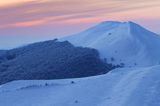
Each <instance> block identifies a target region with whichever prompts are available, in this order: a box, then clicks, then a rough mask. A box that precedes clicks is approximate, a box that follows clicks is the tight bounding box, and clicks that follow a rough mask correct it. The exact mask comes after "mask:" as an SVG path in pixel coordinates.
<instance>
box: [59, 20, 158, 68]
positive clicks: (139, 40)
mask: <svg viewBox="0 0 160 106" xmlns="http://www.w3.org/2000/svg"><path fill="white" fill-rule="evenodd" d="M61 40H68V41H70V42H71V43H72V44H74V45H77V46H84V47H91V48H95V49H97V50H98V51H99V52H100V55H101V57H102V58H106V60H107V61H108V62H110V63H114V64H121V63H123V64H125V66H127V67H145V66H152V65H159V64H160V56H159V54H160V49H159V45H160V36H159V35H157V34H155V33H152V32H150V31H148V30H146V29H144V28H143V27H141V26H139V25H137V24H135V23H133V22H102V23H100V24H98V25H97V26H95V27H92V28H90V29H88V30H86V31H83V32H81V33H78V34H75V35H72V36H67V37H65V38H62V39H61ZM112 58H114V61H113V59H112Z"/></svg>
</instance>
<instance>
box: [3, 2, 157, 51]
mask: <svg viewBox="0 0 160 106" xmlns="http://www.w3.org/2000/svg"><path fill="white" fill-rule="evenodd" d="M159 11H160V0H0V49H1V48H12V47H15V46H18V45H22V44H26V43H30V42H35V41H40V40H47V39H52V38H54V37H59V36H63V35H68V34H72V33H77V32H79V31H81V30H84V29H86V28H88V27H90V26H93V25H95V24H97V23H99V22H101V21H110V20H112V21H113V20H115V21H134V22H136V23H138V24H141V25H142V26H144V27H146V28H148V29H150V30H151V31H153V32H156V33H160V14H159Z"/></svg>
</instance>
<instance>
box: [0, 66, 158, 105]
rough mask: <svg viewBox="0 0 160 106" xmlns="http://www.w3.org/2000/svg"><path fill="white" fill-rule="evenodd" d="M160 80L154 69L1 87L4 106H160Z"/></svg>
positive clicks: (119, 71)
mask: <svg viewBox="0 0 160 106" xmlns="http://www.w3.org/2000/svg"><path fill="white" fill-rule="evenodd" d="M159 76H160V66H154V67H148V68H138V69H133V68H121V69H115V70H113V71H111V72H109V73H108V74H105V75H100V76H94V77H88V78H79V79H63V80H39V81H36V80H33V81H32V80H31V81H23V80H22V81H13V82H10V83H7V84H4V85H2V86H1V87H0V106H160V96H159V95H160V77H159ZM71 81H74V83H71ZM46 83H47V85H46Z"/></svg>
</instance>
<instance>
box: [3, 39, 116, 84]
mask: <svg viewBox="0 0 160 106" xmlns="http://www.w3.org/2000/svg"><path fill="white" fill-rule="evenodd" d="M0 58H1V63H0V84H2V83H6V82H9V81H13V80H31V79H60V78H74V77H86V76H93V75H99V74H104V73H107V72H108V71H110V70H111V69H112V68H114V67H113V66H112V65H111V64H107V63H105V62H103V61H102V60H100V58H99V53H98V51H97V50H95V49H90V48H82V47H74V46H73V45H72V44H70V43H69V42H67V41H64V42H59V41H57V40H51V41H45V42H39V43H34V44H30V45H27V46H25V47H21V48H16V49H12V50H8V51H7V52H6V53H4V54H3V55H1V56H0Z"/></svg>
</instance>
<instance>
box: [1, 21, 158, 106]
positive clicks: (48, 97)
mask: <svg viewBox="0 0 160 106" xmlns="http://www.w3.org/2000/svg"><path fill="white" fill-rule="evenodd" d="M64 40H68V41H70V42H71V43H72V44H74V45H76V46H84V47H90V48H95V49H97V50H98V51H99V52H100V56H101V58H102V59H104V61H105V62H107V63H108V62H109V63H114V64H121V65H124V66H125V67H123V68H117V69H114V70H111V71H110V72H108V73H107V74H104V75H99V76H92V77H87V78H74V79H61V80H19V81H12V82H10V83H6V84H3V85H0V106H160V65H159V64H160V47H159V46H160V36H159V35H157V34H155V33H152V32H150V31H148V30H146V29H145V28H143V27H141V26H139V25H137V24H135V23H133V22H112V21H110V22H102V23H100V24H98V25H97V26H94V27H92V28H89V29H88V30H86V31H83V32H81V33H78V34H75V35H72V36H67V37H65V38H61V39H60V41H64ZM56 42H57V41H56ZM40 44H41V43H40ZM44 44H45V45H44ZM46 44H47V45H48V44H49V45H50V46H47V47H46ZM52 45H53V43H52V42H50V43H43V45H42V46H41V49H42V50H41V49H40V48H38V49H40V51H41V52H44V48H46V49H45V52H46V53H45V54H48V50H51V51H52V49H54V48H53V46H52ZM69 45H71V44H69ZM72 46H73V45H72ZM33 47H34V50H35V51H37V46H36V48H35V46H33ZM38 47H40V46H38ZM48 47H49V49H48ZM61 47H62V48H63V47H64V45H63V46H61ZM74 48H75V47H74ZM88 49H89V48H88ZM28 50H31V49H30V48H29V49H28V47H27V49H26V48H23V49H22V50H21V49H20V50H18V51H21V52H20V54H23V55H20V56H23V57H24V56H25V57H26V56H27V57H26V59H27V60H28V59H31V60H33V58H32V54H33V53H32V52H34V54H35V56H36V58H35V59H34V60H38V59H39V58H40V57H45V58H44V59H43V61H44V60H45V59H46V57H47V55H44V54H41V55H38V57H37V54H38V53H40V52H39V51H37V52H36V53H35V51H33V50H31V52H28ZM46 50H47V51H46ZM60 50H61V49H60ZM16 51H17V50H16ZM55 51H56V52H55V54H56V56H55V57H57V54H58V53H60V52H58V53H57V50H55ZM65 51H66V50H65ZM65 51H62V54H63V53H65ZM67 51H68V50H67ZM72 51H75V49H72ZM26 52H27V53H26ZM16 53H17V52H16ZM18 53H19V52H18ZM78 53H79V52H78ZM68 54H70V52H69V53H68ZM73 54H74V55H76V54H77V53H75V52H73ZM52 55H53V51H52V52H50V57H52ZM58 55H60V54H58ZM80 55H82V57H80V58H83V55H84V53H83V52H80ZM87 56H90V55H87ZM71 57H72V56H71ZM18 59H19V58H18ZM24 59H25V58H21V60H22V62H23V61H24ZM50 59H51V60H52V61H54V58H53V59H52V58H50ZM58 59H59V57H58ZM69 59H70V56H69ZM86 59H87V58H86ZM98 59H99V58H98ZM63 60H65V59H63ZM52 61H51V62H52ZM77 61H78V62H79V59H78V60H77ZM77 61H74V62H72V64H70V65H69V66H74V67H75V68H74V69H76V68H77V66H75V65H73V63H77ZM32 62H34V61H32ZM92 62H93V61H92ZM26 63H28V64H30V61H27V62H26ZM34 63H35V62H34ZM41 63H44V62H41ZM56 63H57V62H56ZM60 63H61V62H60ZM83 63H84V62H83ZM93 63H95V62H93ZM12 64H15V61H12ZM38 64H39V62H38ZM47 64H48V63H47ZM57 64H59V63H57ZM85 64H86V63H85ZM51 65H52V64H51ZM86 65H87V66H88V65H90V62H87V64H86ZM94 65H95V66H97V63H95V64H94ZM16 66H17V64H16ZM25 66H26V65H25ZM43 66H45V65H43ZM43 66H42V67H41V68H40V69H44V67H43ZM65 66H66V65H65ZM26 67H28V66H26ZM34 67H35V66H34ZM62 67H63V66H62ZM66 68H68V65H67V66H66V67H63V69H66ZM69 68H70V67H69ZM11 69H12V68H11ZM14 69H15V68H14ZM78 69H83V68H82V67H81V65H80V66H79V67H78ZM72 70H73V69H72ZM72 70H71V71H72ZM0 71H2V70H0ZM35 71H36V72H37V69H36V70H35ZM38 71H39V70H38ZM42 71H43V70H42ZM62 71H63V70H62ZM73 71H74V70H73ZM83 71H84V72H86V71H88V70H83ZM89 71H93V70H89ZM3 72H5V71H3ZM3 72H2V74H0V75H2V76H3V75H4V73H3ZM10 72H14V71H10ZM15 72H17V71H16V70H15ZM22 72H23V70H22ZM69 72H70V71H69ZM78 72H79V71H78ZM56 74H57V73H56ZM5 75H6V76H8V74H5ZM27 75H28V74H27ZM35 75H36V76H37V74H35ZM9 78H10V77H9Z"/></svg>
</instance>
